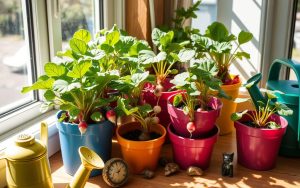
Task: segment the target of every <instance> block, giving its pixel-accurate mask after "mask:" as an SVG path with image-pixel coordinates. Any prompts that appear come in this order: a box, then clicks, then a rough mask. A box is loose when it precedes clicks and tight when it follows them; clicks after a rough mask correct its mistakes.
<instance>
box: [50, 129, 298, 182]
mask: <svg viewBox="0 0 300 188" xmlns="http://www.w3.org/2000/svg"><path fill="white" fill-rule="evenodd" d="M223 152H235V155H236V143H235V135H227V136H220V137H219V139H218V142H217V144H216V145H215V148H214V152H213V156H212V160H211V164H210V167H209V169H208V170H206V171H205V175H204V176H201V177H189V176H187V175H186V173H185V171H183V170H182V171H181V172H179V173H178V174H176V175H174V176H170V177H165V176H164V175H163V174H164V171H163V168H161V167H159V168H158V169H157V171H156V172H155V174H156V176H155V178H153V179H151V180H146V179H143V178H142V177H141V176H138V175H131V176H130V179H129V181H128V183H127V184H126V185H125V186H124V187H132V188H139V187H142V188H152V187H153V188H163V187H174V188H177V187H178V188H179V187H183V188H192V187H230V188H231V187H255V188H261V187H271V186H272V187H275V188H283V187H287V188H293V187H298V188H300V158H298V159H295V158H283V157H278V160H277V166H276V168H275V169H273V170H271V171H264V172H260V171H253V170H249V169H246V168H244V167H242V166H240V165H238V164H237V161H236V156H235V160H234V177H233V178H229V177H222V176H221V174H220V172H221V170H220V167H221V163H222V153H223ZM171 155H172V150H171V145H170V144H165V145H164V147H163V151H162V156H169V157H171ZM112 156H113V157H121V153H120V147H119V145H118V144H117V143H116V142H114V144H113V154H112ZM50 163H51V167H52V177H53V181H54V185H55V188H63V187H65V185H66V184H67V183H68V182H69V181H70V179H71V178H72V177H71V176H69V175H67V174H66V173H65V172H64V169H63V165H62V160H61V154H60V153H57V154H55V155H54V156H53V157H51V159H50ZM86 187H91V188H96V187H101V188H104V187H108V186H107V185H106V184H105V182H104V181H103V180H102V176H97V177H94V178H91V179H89V182H88V183H87V184H86Z"/></svg>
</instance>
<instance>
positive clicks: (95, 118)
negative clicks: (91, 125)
mask: <svg viewBox="0 0 300 188" xmlns="http://www.w3.org/2000/svg"><path fill="white" fill-rule="evenodd" d="M91 119H92V120H93V121H95V122H100V121H102V120H103V116H102V114H101V113H100V112H94V113H93V114H92V115H91Z"/></svg>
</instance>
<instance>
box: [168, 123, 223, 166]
mask: <svg viewBox="0 0 300 188" xmlns="http://www.w3.org/2000/svg"><path fill="white" fill-rule="evenodd" d="M218 134H219V129H218V128H217V127H216V126H215V127H214V128H213V130H211V131H210V132H209V134H207V136H206V137H203V138H197V139H189V138H184V137H181V136H178V135H177V134H176V133H175V132H174V127H173V126H172V124H171V125H170V126H169V127H168V135H169V138H170V141H171V143H172V149H173V158H174V161H175V162H176V163H177V164H178V165H179V166H180V168H182V169H187V168H188V167H189V166H197V167H200V168H201V169H203V170H204V169H207V168H208V167H209V164H210V159H211V154H212V152H213V147H214V144H215V143H216V141H217V138H218Z"/></svg>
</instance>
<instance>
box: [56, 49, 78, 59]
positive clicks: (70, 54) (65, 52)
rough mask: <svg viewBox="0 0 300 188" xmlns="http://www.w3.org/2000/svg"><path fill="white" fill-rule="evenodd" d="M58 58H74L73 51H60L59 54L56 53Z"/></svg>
mask: <svg viewBox="0 0 300 188" xmlns="http://www.w3.org/2000/svg"><path fill="white" fill-rule="evenodd" d="M56 56H58V57H70V58H74V57H73V54H72V50H70V49H69V50H66V51H64V52H63V51H58V52H57V53H56Z"/></svg>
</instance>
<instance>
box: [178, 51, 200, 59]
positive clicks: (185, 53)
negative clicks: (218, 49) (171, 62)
mask: <svg viewBox="0 0 300 188" xmlns="http://www.w3.org/2000/svg"><path fill="white" fill-rule="evenodd" d="M195 54H196V52H195V50H191V49H182V50H180V51H179V54H178V58H179V61H181V62H187V61H189V60H191V59H192V58H193V57H194V56H195Z"/></svg>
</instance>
